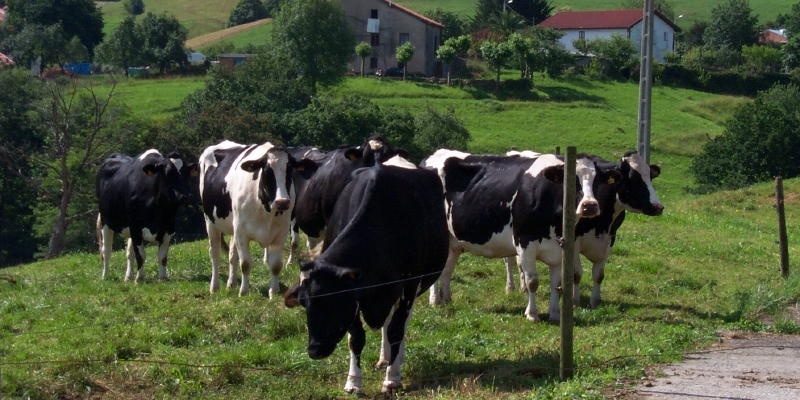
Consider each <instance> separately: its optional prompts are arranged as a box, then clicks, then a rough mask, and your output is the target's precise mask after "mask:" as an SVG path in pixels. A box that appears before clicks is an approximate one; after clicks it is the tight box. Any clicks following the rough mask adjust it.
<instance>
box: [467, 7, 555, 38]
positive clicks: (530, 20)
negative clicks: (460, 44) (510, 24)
mask: <svg viewBox="0 0 800 400" xmlns="http://www.w3.org/2000/svg"><path fill="white" fill-rule="evenodd" d="M504 3H505V7H504ZM503 12H515V13H517V14H519V15H521V16H522V19H523V20H524V23H525V24H526V25H531V26H533V25H536V24H537V23H539V22H542V21H544V20H545V19H547V17H549V16H550V13H551V12H553V6H551V5H550V3H549V2H548V1H547V0H514V2H513V3H508V0H478V3H477V4H476V5H475V15H474V16H473V17H472V19H471V23H470V25H471V27H472V30H473V31H476V30H479V29H481V28H488V27H490V26H491V19H492V17H493V16H497V15H499V14H502V13H503Z"/></svg>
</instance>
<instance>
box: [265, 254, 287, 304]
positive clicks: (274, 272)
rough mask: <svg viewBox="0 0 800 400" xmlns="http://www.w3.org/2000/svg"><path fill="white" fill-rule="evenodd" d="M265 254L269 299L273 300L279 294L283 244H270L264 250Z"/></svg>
mask: <svg viewBox="0 0 800 400" xmlns="http://www.w3.org/2000/svg"><path fill="white" fill-rule="evenodd" d="M265 251H267V254H265V256H266V258H267V260H266V261H267V262H266V264H267V265H268V266H269V274H270V277H269V298H270V299H271V298H273V297H275V296H277V295H278V294H280V292H281V280H280V277H281V269H283V243H276V244H271V245H270V246H269V249H265Z"/></svg>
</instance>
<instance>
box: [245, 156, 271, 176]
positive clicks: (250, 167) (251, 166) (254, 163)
mask: <svg viewBox="0 0 800 400" xmlns="http://www.w3.org/2000/svg"><path fill="white" fill-rule="evenodd" d="M265 165H267V159H266V158H264V157H262V158H259V159H258V160H250V161H245V162H243V163H242V169H243V170H245V171H247V172H250V173H253V172H256V171H260V170H261V168H264V166H265Z"/></svg>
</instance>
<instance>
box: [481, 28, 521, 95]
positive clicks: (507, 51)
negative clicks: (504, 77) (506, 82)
mask: <svg viewBox="0 0 800 400" xmlns="http://www.w3.org/2000/svg"><path fill="white" fill-rule="evenodd" d="M480 49H481V54H482V55H483V58H484V59H485V60H486V61H488V62H489V65H491V66H492V67H494V68H495V70H496V71H497V78H496V80H495V87H494V88H495V91H497V90H499V89H500V69H501V68H503V67H504V66H505V65H506V63H508V60H509V59H510V58H511V56H512V55H514V50H513V49H512V48H511V46H509V45H508V44H507V43H505V42H495V41H492V40H487V41H485V42H483V43H482V44H481V48H480Z"/></svg>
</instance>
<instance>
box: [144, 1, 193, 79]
mask: <svg viewBox="0 0 800 400" xmlns="http://www.w3.org/2000/svg"><path fill="white" fill-rule="evenodd" d="M137 28H138V29H139V32H140V33H139V34H140V35H141V38H142V61H143V62H146V63H149V64H154V65H156V66H158V68H159V71H161V72H162V73H164V72H166V71H167V68H169V67H170V66H171V65H172V64H178V65H179V66H181V67H184V66H186V65H187V64H188V62H189V60H188V58H187V56H186V48H185V47H184V43H186V36H187V35H188V31H187V30H186V28H185V27H184V26H183V25H182V24H181V23H180V21H178V19H177V18H175V16H173V15H172V14H169V13H166V12H165V13H163V14H159V15H156V14H153V13H147V15H145V17H144V18H143V19H142V20H141V21H139V24H138V25H137Z"/></svg>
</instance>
